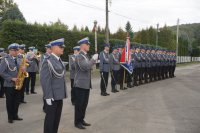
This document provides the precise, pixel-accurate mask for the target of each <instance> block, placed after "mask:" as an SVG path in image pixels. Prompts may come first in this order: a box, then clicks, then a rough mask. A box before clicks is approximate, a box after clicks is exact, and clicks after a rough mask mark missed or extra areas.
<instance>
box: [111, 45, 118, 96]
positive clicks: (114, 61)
mask: <svg viewBox="0 0 200 133" xmlns="http://www.w3.org/2000/svg"><path fill="white" fill-rule="evenodd" d="M109 61H110V73H111V87H112V92H113V93H116V92H119V91H118V90H117V82H118V74H119V70H120V55H119V54H118V49H117V46H114V47H113V52H112V53H111V54H110V59H109Z"/></svg>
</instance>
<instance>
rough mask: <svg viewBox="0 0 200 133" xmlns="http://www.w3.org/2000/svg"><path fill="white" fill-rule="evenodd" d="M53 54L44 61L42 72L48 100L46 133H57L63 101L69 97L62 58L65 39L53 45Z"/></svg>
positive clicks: (45, 123)
mask: <svg viewBox="0 0 200 133" xmlns="http://www.w3.org/2000/svg"><path fill="white" fill-rule="evenodd" d="M50 44H51V50H52V53H51V54H50V55H49V56H48V57H47V58H45V59H44V61H43V63H42V66H41V71H40V83H41V86H42V89H43V95H44V99H45V100H46V103H47V105H46V107H45V110H46V116H45V120H44V133H57V132H58V127H59V123H60V118H61V112H62V106H63V99H64V98H66V97H67V91H66V88H67V87H66V81H65V73H66V69H65V65H64V64H63V63H62V60H61V59H60V56H61V55H62V54H63V52H64V47H65V45H64V39H58V40H55V41H52V42H51V43H50Z"/></svg>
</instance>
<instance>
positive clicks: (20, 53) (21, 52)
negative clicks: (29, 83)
mask: <svg viewBox="0 0 200 133" xmlns="http://www.w3.org/2000/svg"><path fill="white" fill-rule="evenodd" d="M25 47H26V45H25V44H22V45H19V49H18V55H17V57H18V58H19V59H20V60H22V59H23V58H24V56H25V55H24V53H25ZM26 80H27V78H25V79H24V82H23V85H22V88H21V90H20V93H21V100H20V103H27V102H26V101H24V92H25V86H26Z"/></svg>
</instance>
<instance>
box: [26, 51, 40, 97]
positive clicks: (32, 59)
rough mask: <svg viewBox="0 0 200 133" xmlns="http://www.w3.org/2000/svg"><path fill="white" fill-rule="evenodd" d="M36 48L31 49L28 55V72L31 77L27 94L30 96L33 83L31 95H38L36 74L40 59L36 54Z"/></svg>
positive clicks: (27, 83)
mask: <svg viewBox="0 0 200 133" xmlns="http://www.w3.org/2000/svg"><path fill="white" fill-rule="evenodd" d="M34 49H35V47H29V52H28V53H27V59H28V62H29V66H28V67H27V72H28V73H29V77H28V78H27V80H26V81H27V82H26V94H27V95H29V91H30V90H29V84H30V82H31V94H37V93H36V92H35V82H36V73H37V71H38V67H39V64H38V59H37V55H36V54H35V53H34Z"/></svg>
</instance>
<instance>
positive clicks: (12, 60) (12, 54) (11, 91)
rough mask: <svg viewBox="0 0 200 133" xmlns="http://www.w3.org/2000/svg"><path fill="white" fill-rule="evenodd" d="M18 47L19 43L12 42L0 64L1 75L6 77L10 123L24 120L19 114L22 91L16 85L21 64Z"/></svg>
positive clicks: (5, 85)
mask: <svg viewBox="0 0 200 133" xmlns="http://www.w3.org/2000/svg"><path fill="white" fill-rule="evenodd" d="M18 48H19V45H18V44H16V43H13V44H10V45H9V46H8V50H9V54H8V55H6V56H5V57H4V58H3V59H2V61H1V64H0V75H1V76H2V77H3V78H4V87H5V94H6V107H7V113H8V122H9V123H13V120H19V121H21V120H23V119H22V118H20V117H19V116H18V108H19V103H20V91H18V90H16V87H15V82H17V74H18V70H19V66H20V60H19V59H18V58H17V54H18Z"/></svg>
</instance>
